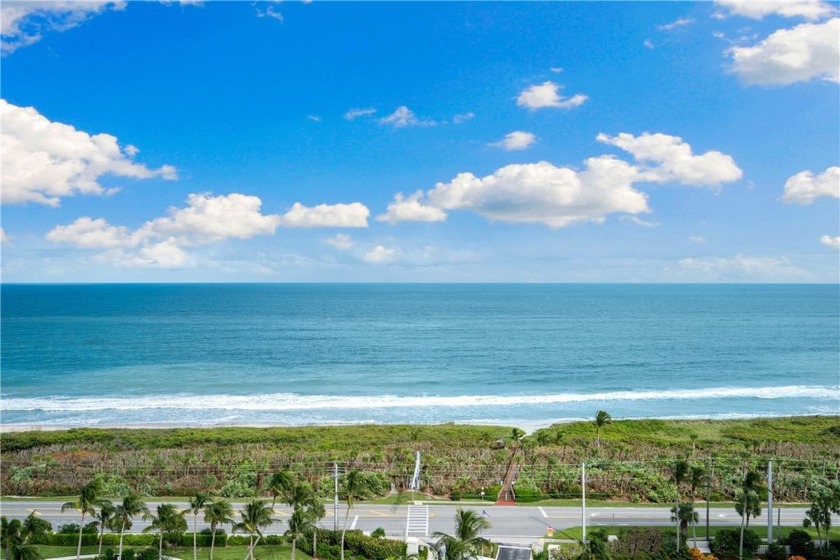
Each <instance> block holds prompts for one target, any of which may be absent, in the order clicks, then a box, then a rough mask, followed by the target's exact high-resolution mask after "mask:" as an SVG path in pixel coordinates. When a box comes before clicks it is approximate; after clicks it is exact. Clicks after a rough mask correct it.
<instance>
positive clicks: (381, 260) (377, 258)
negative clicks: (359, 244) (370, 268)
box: [362, 245, 396, 264]
mask: <svg viewBox="0 0 840 560" xmlns="http://www.w3.org/2000/svg"><path fill="white" fill-rule="evenodd" d="M395 256H396V253H395V252H394V250H393V249H387V248H385V247H383V246H382V245H377V246H376V247H374V248H373V249H371V250H370V251H368V252H367V253H365V255H364V256H363V257H362V260H364V261H365V262H366V263H370V264H387V263H389V262H392V261H393V260H394V258H395Z"/></svg>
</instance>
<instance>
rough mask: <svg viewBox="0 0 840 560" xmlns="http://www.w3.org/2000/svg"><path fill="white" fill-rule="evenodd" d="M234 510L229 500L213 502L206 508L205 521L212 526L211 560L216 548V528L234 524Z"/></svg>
mask: <svg viewBox="0 0 840 560" xmlns="http://www.w3.org/2000/svg"><path fill="white" fill-rule="evenodd" d="M232 516H233V508H232V507H230V502H228V501H227V500H213V501H212V502H210V503H209V504H207V505H206V506H204V521H205V522H207V523H209V524H210V533H211V537H210V560H213V549H214V548H215V547H216V528H217V527H218V526H219V525H227V524H232V523H233V517H232Z"/></svg>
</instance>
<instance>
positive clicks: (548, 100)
mask: <svg viewBox="0 0 840 560" xmlns="http://www.w3.org/2000/svg"><path fill="white" fill-rule="evenodd" d="M561 87H562V86H560V85H559V84H555V83H554V82H551V81H547V82H543V83H541V84H539V85H536V86H531V87H529V88H527V89H524V90H522V91H521V92H519V96H517V98H516V104H517V105H519V106H520V107H525V108H527V109H532V110H533V109H544V108H550V107H553V108H557V109H573V108H575V107H579V106H581V105H583V104H584V102H586V99H587V97H586V96H585V95H583V94H582V93H577V94H575V95H573V96H571V97H563V96H562V95H560V89H561Z"/></svg>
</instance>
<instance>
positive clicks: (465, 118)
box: [452, 112, 475, 124]
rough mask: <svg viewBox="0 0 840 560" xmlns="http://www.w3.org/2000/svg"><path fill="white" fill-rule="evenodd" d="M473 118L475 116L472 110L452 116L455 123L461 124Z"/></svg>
mask: <svg viewBox="0 0 840 560" xmlns="http://www.w3.org/2000/svg"><path fill="white" fill-rule="evenodd" d="M473 118H475V113H473V112H467V113H461V114H459V115H455V116H454V117H452V122H454V123H455V124H461V123H465V122H467V121H469V120H472V119H473Z"/></svg>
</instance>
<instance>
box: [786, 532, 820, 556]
mask: <svg viewBox="0 0 840 560" xmlns="http://www.w3.org/2000/svg"><path fill="white" fill-rule="evenodd" d="M782 544H786V545H788V546H789V547H790V554H791V556H804V557H805V558H810V557H811V556H812V555H813V554H814V542H813V539H812V538H811V535H809V534H808V533H807V532H806V531H803V530H802V529H794V530H793V531H791V532H790V533H789V534H788V536H787V537H786V538H784V539H782Z"/></svg>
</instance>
